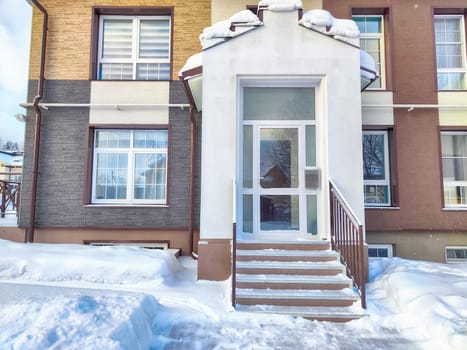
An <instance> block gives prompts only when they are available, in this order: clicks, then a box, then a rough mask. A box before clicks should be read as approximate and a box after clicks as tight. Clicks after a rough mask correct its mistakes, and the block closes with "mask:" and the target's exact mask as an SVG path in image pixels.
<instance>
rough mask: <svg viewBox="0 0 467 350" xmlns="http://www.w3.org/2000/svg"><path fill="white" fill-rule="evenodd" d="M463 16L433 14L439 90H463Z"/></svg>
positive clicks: (464, 69) (466, 85) (464, 76)
mask: <svg viewBox="0 0 467 350" xmlns="http://www.w3.org/2000/svg"><path fill="white" fill-rule="evenodd" d="M464 33H465V30H464V17H463V16H435V43H436V67H437V73H438V74H437V75H438V89H439V90H465V89H467V81H466V57H465V34H464Z"/></svg>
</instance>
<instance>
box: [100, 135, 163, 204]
mask: <svg viewBox="0 0 467 350" xmlns="http://www.w3.org/2000/svg"><path fill="white" fill-rule="evenodd" d="M167 149H168V130H105V129H98V130H95V133H94V158H93V159H94V164H93V165H94V166H93V188H92V199H93V203H110V204H115V203H123V204H166V198H167Z"/></svg>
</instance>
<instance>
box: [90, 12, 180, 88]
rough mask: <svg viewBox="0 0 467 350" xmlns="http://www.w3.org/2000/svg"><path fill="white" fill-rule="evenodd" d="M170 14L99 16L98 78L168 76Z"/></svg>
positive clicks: (153, 78)
mask: <svg viewBox="0 0 467 350" xmlns="http://www.w3.org/2000/svg"><path fill="white" fill-rule="evenodd" d="M170 21H171V17H170V16H104V15H103V16H100V18H99V48H98V68H97V78H98V79H99V80H169V79H170V28H171V24H170Z"/></svg>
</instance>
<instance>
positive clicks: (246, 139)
mask: <svg viewBox="0 0 467 350" xmlns="http://www.w3.org/2000/svg"><path fill="white" fill-rule="evenodd" d="M252 186H253V127H252V126H251V125H244V126H243V187H244V188H251V187H252Z"/></svg>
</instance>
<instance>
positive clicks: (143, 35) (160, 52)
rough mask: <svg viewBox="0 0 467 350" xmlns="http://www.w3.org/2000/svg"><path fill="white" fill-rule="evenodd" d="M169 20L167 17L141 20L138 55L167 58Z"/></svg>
mask: <svg viewBox="0 0 467 350" xmlns="http://www.w3.org/2000/svg"><path fill="white" fill-rule="evenodd" d="M169 42H170V21H169V20H167V19H154V20H141V21H140V37H139V57H140V58H152V59H166V60H168V59H169Z"/></svg>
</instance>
